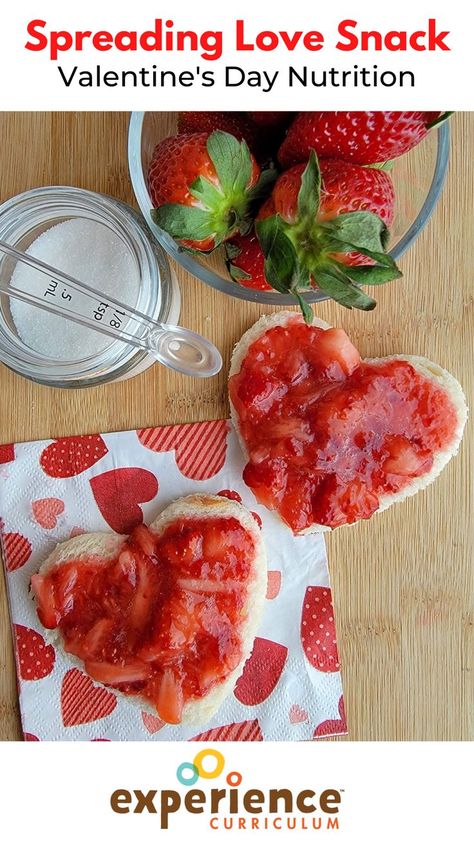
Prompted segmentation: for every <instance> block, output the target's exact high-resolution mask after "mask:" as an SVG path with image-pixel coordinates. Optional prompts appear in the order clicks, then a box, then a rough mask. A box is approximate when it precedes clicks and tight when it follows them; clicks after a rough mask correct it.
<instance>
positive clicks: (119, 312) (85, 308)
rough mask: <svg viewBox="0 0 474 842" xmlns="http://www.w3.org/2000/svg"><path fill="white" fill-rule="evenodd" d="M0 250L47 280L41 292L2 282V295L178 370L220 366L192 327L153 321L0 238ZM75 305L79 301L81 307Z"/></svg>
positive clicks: (213, 370) (209, 371) (208, 372)
mask: <svg viewBox="0 0 474 842" xmlns="http://www.w3.org/2000/svg"><path fill="white" fill-rule="evenodd" d="M0 252H3V253H4V254H7V255H8V256H9V257H13V258H15V260H19V261H20V262H21V263H26V265H27V266H31V267H32V268H33V269H37V270H38V272H42V273H43V274H44V275H47V276H48V277H49V278H50V281H51V283H50V285H49V286H48V289H47V290H46V291H45V292H43V293H42V294H40V295H36V294H35V293H34V292H30V291H28V292H26V291H24V290H22V289H17V288H16V287H14V286H11V285H10V284H9V283H8V282H7V281H1V282H0V293H4V294H5V295H8V296H9V297H10V298H17V299H19V300H20V301H26V302H27V303H28V304H31V305H32V306H33V307H38V308H40V309H41V310H47V311H48V312H50V313H55V314H56V315H58V316H63V317H64V318H65V319H69V320H70V321H73V322H77V323H78V324H81V325H84V327H89V328H92V330H95V331H97V332H98V333H102V334H105V335H106V336H111V337H113V338H114V339H119V340H120V341H121V342H125V343H127V344H129V345H134V346H135V347H136V348H141V349H142V350H144V351H147V352H148V353H149V354H151V355H152V356H153V357H154V358H155V359H156V360H158V362H160V363H162V364H163V365H166V366H167V367H168V368H173V369H174V370H175V371H179V372H180V373H181V374H188V375H189V376H191V377H212V376H213V375H214V374H217V373H218V372H219V371H220V370H221V368H222V357H221V355H220V353H219V351H218V350H217V348H216V347H215V345H213V344H212V342H209V340H208V339H204V337H203V336H200V335H199V334H198V333H195V332H194V331H193V330H188V329H187V328H185V327H180V326H179V325H168V324H163V323H162V322H157V321H155V319H151V318H150V317H149V316H147V315H145V313H141V312H140V311H139V310H135V309H134V308H133V307H129V306H128V305H126V304H123V303H122V302H121V301H118V300H117V299H116V298H112V297H111V296H110V295H105V296H103V295H101V293H100V291H99V290H97V289H94V288H93V287H90V286H88V285H87V284H84V283H82V281H78V280H76V279H75V278H72V277H71V276H70V275H67V274H66V273H65V272H61V271H60V270H59V269H55V268H54V266H50V265H49V264H48V263H44V262H43V261H42V260H37V259H36V258H35V257H31V255H29V254H25V252H23V251H18V249H16V248H13V246H10V245H9V244H8V243H5V242H4V241H3V240H0ZM71 291H73V292H74V299H73V296H72V294H71ZM62 302H64V303H62ZM66 302H67V305H68V306H66ZM79 303H80V304H81V305H82V306H81V307H80V308H79V307H78V304H79Z"/></svg>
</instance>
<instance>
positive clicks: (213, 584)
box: [176, 578, 240, 593]
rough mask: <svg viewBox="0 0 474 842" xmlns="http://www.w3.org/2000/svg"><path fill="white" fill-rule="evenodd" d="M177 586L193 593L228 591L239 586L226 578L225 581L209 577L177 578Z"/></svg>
mask: <svg viewBox="0 0 474 842" xmlns="http://www.w3.org/2000/svg"><path fill="white" fill-rule="evenodd" d="M176 584H177V585H178V587H179V588H182V589H183V590H185V591H191V592H193V593H230V592H232V591H233V590H234V589H235V588H238V587H240V585H239V582H232V581H231V580H229V579H226V581H225V582H217V581H216V580H211V579H182V578H180V579H177V580H176Z"/></svg>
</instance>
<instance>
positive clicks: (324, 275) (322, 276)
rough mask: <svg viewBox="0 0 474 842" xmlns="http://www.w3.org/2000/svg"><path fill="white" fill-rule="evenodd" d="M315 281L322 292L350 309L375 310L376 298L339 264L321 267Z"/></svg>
mask: <svg viewBox="0 0 474 842" xmlns="http://www.w3.org/2000/svg"><path fill="white" fill-rule="evenodd" d="M344 268H345V267H344ZM315 282H316V284H317V286H318V287H319V289H320V290H321V291H322V292H326V293H327V294H328V295H329V296H330V297H331V298H333V299H334V301H337V302H338V304H342V306H343V307H347V308H348V309H349V310H351V309H352V308H353V307H355V308H356V309H357V310H373V309H374V307H375V304H376V302H375V301H374V299H373V298H371V297H370V296H369V295H366V293H365V292H363V291H362V290H361V289H359V287H357V286H355V284H353V283H352V281H351V279H350V278H349V277H348V276H347V275H345V274H344V270H341V268H340V267H339V266H338V265H337V264H334V265H332V266H330V265H325V266H324V268H322V269H319V270H318V271H317V273H316V274H315Z"/></svg>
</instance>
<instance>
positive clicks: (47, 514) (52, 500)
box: [31, 497, 64, 529]
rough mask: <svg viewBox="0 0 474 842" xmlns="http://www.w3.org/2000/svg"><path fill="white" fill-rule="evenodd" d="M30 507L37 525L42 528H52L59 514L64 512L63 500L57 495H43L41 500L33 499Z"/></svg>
mask: <svg viewBox="0 0 474 842" xmlns="http://www.w3.org/2000/svg"><path fill="white" fill-rule="evenodd" d="M31 508H32V510H33V517H34V519H35V521H36V523H37V524H38V525H39V526H42V527H43V529H54V527H55V526H56V524H57V522H58V517H59V515H61V514H62V513H63V512H64V501H63V500H59V499H58V497H44V498H43V499H42V500H33V502H32V504H31Z"/></svg>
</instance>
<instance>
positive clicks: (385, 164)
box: [365, 161, 395, 172]
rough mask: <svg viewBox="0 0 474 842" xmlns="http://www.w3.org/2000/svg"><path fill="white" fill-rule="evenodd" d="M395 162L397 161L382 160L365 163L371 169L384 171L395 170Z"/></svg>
mask: <svg viewBox="0 0 474 842" xmlns="http://www.w3.org/2000/svg"><path fill="white" fill-rule="evenodd" d="M394 163H395V161H380V162H379V163H378V164H365V166H366V167H367V169H369V170H383V171H384V172H390V171H391V170H393V165H394Z"/></svg>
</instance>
